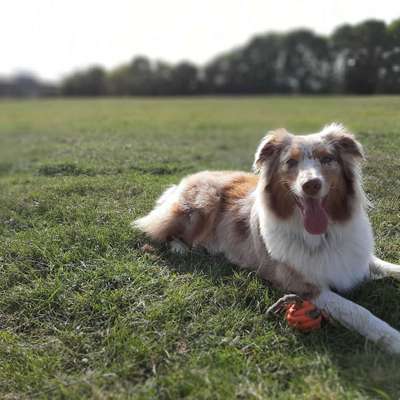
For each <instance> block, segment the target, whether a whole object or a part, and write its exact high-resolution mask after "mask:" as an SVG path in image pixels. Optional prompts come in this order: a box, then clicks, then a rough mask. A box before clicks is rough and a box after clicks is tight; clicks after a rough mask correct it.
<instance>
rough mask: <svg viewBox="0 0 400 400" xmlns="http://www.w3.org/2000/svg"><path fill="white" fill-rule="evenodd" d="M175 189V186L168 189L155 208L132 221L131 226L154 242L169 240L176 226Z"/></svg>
mask: <svg viewBox="0 0 400 400" xmlns="http://www.w3.org/2000/svg"><path fill="white" fill-rule="evenodd" d="M177 188H178V186H177V185H173V186H171V187H169V188H168V189H167V190H166V191H165V192H164V193H163V194H162V195H161V196H160V198H159V199H158V200H157V202H156V207H155V208H154V209H153V210H152V211H151V212H150V213H149V214H147V215H146V216H144V217H142V218H139V219H136V220H135V221H133V222H132V224H131V226H132V227H134V228H137V229H140V230H141V231H142V232H144V233H146V234H147V235H149V236H150V237H151V238H152V239H154V240H157V241H165V240H169V239H170V236H171V235H172V234H173V231H174V230H176V229H175V228H176V224H177V220H176V218H175V217H176V215H175V214H176V212H175V210H174V203H175V202H176V200H177Z"/></svg>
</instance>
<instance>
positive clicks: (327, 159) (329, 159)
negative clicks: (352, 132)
mask: <svg viewBox="0 0 400 400" xmlns="http://www.w3.org/2000/svg"><path fill="white" fill-rule="evenodd" d="M334 160H335V158H334V157H333V156H325V157H322V158H321V160H320V161H321V164H330V163H331V162H332V161H334Z"/></svg>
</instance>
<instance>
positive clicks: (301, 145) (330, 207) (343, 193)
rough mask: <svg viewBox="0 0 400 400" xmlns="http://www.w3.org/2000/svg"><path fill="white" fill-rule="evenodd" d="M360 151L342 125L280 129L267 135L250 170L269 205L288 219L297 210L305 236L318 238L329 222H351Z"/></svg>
mask: <svg viewBox="0 0 400 400" xmlns="http://www.w3.org/2000/svg"><path fill="white" fill-rule="evenodd" d="M362 158H363V150H362V147H361V145H360V143H358V142H357V141H356V140H355V138H354V136H353V135H352V134H351V133H349V132H348V131H347V130H346V129H345V128H344V127H343V126H342V125H339V124H331V125H329V126H326V127H325V128H324V129H323V130H322V131H321V132H319V133H316V134H311V135H307V136H295V135H292V134H290V133H288V132H287V131H285V130H284V129H280V130H277V131H274V132H270V133H269V134H268V135H267V136H266V137H265V138H264V139H263V140H262V141H261V143H260V145H259V147H258V149H257V152H256V154H255V161H254V170H255V171H256V172H258V173H259V174H260V178H261V179H260V185H261V187H260V189H261V190H262V191H263V193H264V194H265V196H266V197H267V204H268V207H269V208H270V209H271V210H272V211H273V212H274V213H275V215H277V216H278V217H279V218H283V219H287V218H289V217H290V216H292V215H293V213H294V212H296V210H298V211H299V212H300V213H301V215H302V218H303V223H304V228H305V229H306V230H307V232H309V233H311V234H314V235H320V234H323V233H325V232H326V230H327V228H328V224H329V222H331V223H335V222H345V221H346V220H348V219H349V218H351V215H352V211H353V208H354V204H355V202H356V201H360V200H361V199H359V198H358V196H357V194H358V192H359V190H360V182H359V179H360V177H359V173H358V165H359V161H360V160H361V159H362Z"/></svg>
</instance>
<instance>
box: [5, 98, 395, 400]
mask: <svg viewBox="0 0 400 400" xmlns="http://www.w3.org/2000/svg"><path fill="white" fill-rule="evenodd" d="M399 109H400V98H399V97H371V98H363V97H357V98H343V97H336V98H317V97H308V98H307V97H293V98H281V97H276V98H275V97H271V98H236V99H230V98H220V99H211V98H210V99H208V98H205V99H164V100H135V99H120V100H119V99H107V100H54V101H3V102H0V235H1V240H0V397H1V398H4V399H20V398H22V399H23V398H29V399H31V398H39V399H45V398H52V399H53V398H54V399H64V398H68V399H82V398H95V399H107V398H112V399H125V398H132V399H153V398H160V399H178V398H191V399H230V398H239V399H264V398H274V399H302V398H304V399H309V398H313V399H337V398H340V399H361V398H362V399H364V398H370V399H376V398H381V399H390V398H398V397H399V395H400V379H399V377H400V372H399V368H400V360H399V359H397V358H394V357H391V356H388V355H386V354H384V353H383V352H382V351H381V350H380V349H379V348H377V347H375V346H374V345H372V344H370V343H366V342H365V340H364V339H363V338H361V337H359V336H357V335H356V334H353V333H351V332H349V331H347V330H345V329H343V328H341V327H335V326H332V325H328V326H326V327H324V328H323V329H322V330H321V331H318V332H316V333H312V334H308V335H304V334H299V333H297V332H294V331H292V330H291V329H289V328H288V327H287V326H286V324H285V323H284V322H283V321H282V320H279V319H277V320H272V321H271V320H268V319H267V318H266V316H265V311H266V308H267V307H268V306H269V305H270V304H271V303H272V302H273V301H275V300H276V299H277V298H278V296H279V293H277V292H276V291H274V290H272V289H270V288H267V287H265V286H263V283H262V282H261V281H260V280H259V279H257V278H256V277H255V276H254V274H252V273H249V272H246V271H240V270H239V269H237V268H236V267H234V266H232V265H230V264H228V263H227V262H226V261H224V259H222V258H215V257H210V256H208V255H206V254H204V253H202V252H200V251H196V252H193V253H192V254H190V255H188V256H184V257H182V256H180V257H179V256H174V255H171V254H170V253H169V252H168V251H167V250H166V249H165V248H164V247H162V246H161V247H157V249H156V251H155V252H154V253H151V254H149V253H144V252H143V251H141V247H142V245H143V244H145V243H148V240H147V239H146V238H145V237H144V236H143V235H141V234H140V233H139V232H137V231H133V230H131V228H130V226H129V223H130V221H131V220H133V219H134V218H135V217H137V216H139V215H143V214H144V213H146V212H147V211H149V210H150V209H151V207H152V205H153V202H154V200H155V198H156V197H157V196H158V195H159V194H160V192H161V191H162V190H163V188H165V187H166V186H167V185H169V184H171V183H173V182H176V181H177V180H178V179H180V178H181V177H182V176H184V175H186V174H189V173H192V172H195V171H198V170H202V169H206V168H207V169H221V168H224V169H244V170H249V168H250V165H251V163H252V157H253V154H254V150H255V148H256V145H257V143H258V141H259V140H260V138H261V136H262V135H263V133H265V132H266V131H267V130H268V129H270V128H275V127H279V126H285V127H287V128H288V129H289V130H292V131H294V132H310V131H311V132H312V131H316V130H318V129H319V128H320V127H321V126H322V125H323V124H325V123H327V122H331V121H342V122H344V123H346V124H347V125H348V126H349V127H350V128H351V129H352V130H353V131H354V132H356V133H357V134H358V137H359V138H360V140H361V141H362V142H363V144H364V145H365V148H366V151H367V154H368V159H369V161H368V163H367V164H366V166H365V169H364V171H365V187H366V190H367V192H368V195H369V197H370V198H371V199H372V201H373V202H374V204H375V207H374V208H373V209H372V210H371V212H370V215H371V219H372V222H373V225H374V230H375V233H376V239H377V240H376V247H377V252H378V254H379V255H381V256H384V257H385V258H386V259H388V260H391V261H393V262H399V261H400V260H399V255H398V252H399V248H400V228H399V208H398V205H399V194H398V193H399V188H400V187H399V179H400V168H399V167H400V161H399V158H398V152H399V150H400V135H399V132H400V118H399V113H398V110H399ZM351 297H352V298H353V299H354V300H356V301H357V302H358V303H360V304H362V305H364V306H366V307H368V308H369V309H370V310H371V311H373V312H374V313H375V314H377V315H378V316H379V317H381V318H383V319H384V320H386V321H388V322H389V323H391V324H392V325H393V326H395V327H396V328H398V329H400V322H399V320H400V286H399V284H398V283H396V282H394V281H392V280H389V279H388V280H384V281H380V282H373V283H368V284H366V285H364V286H363V287H362V288H360V289H359V290H357V291H355V292H354V293H352V295H351Z"/></svg>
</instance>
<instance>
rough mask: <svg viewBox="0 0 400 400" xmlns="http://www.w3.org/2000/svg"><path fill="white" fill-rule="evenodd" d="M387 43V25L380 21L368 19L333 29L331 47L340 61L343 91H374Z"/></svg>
mask: <svg viewBox="0 0 400 400" xmlns="http://www.w3.org/2000/svg"><path fill="white" fill-rule="evenodd" d="M387 45H388V36H387V31H386V25H385V23H384V22H382V21H377V20H368V21H365V22H362V23H360V24H358V25H355V26H353V27H351V26H349V25H345V26H342V27H339V28H338V29H336V31H335V32H334V33H333V35H332V47H333V53H334V56H335V58H336V60H338V59H340V60H342V68H343V91H345V92H350V93H358V94H372V93H375V92H376V91H377V89H378V82H379V73H380V67H381V64H382V57H383V54H384V52H385V51H386V48H387Z"/></svg>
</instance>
